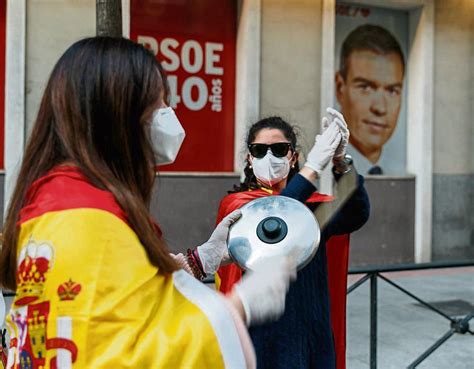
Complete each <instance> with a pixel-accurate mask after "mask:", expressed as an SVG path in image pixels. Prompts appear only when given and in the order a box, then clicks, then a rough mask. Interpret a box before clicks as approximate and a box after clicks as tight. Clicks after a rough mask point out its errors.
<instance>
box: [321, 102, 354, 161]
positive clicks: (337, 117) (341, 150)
mask: <svg viewBox="0 0 474 369" xmlns="http://www.w3.org/2000/svg"><path fill="white" fill-rule="evenodd" d="M326 111H327V113H328V114H329V117H330V118H331V123H333V122H334V123H336V125H337V126H338V127H339V132H341V142H340V143H339V146H338V147H337V149H336V152H335V153H334V158H333V162H339V161H341V160H343V159H344V156H345V155H346V148H347V144H348V143H349V135H350V133H349V128H347V123H346V121H345V120H344V116H343V115H342V114H341V113H339V112H338V111H337V110H336V109H333V108H327V109H326ZM326 122H327V120H326Z"/></svg>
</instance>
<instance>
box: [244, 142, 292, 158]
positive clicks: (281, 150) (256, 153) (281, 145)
mask: <svg viewBox="0 0 474 369" xmlns="http://www.w3.org/2000/svg"><path fill="white" fill-rule="evenodd" d="M268 148H270V150H271V151H272V153H273V155H275V156H276V157H277V158H282V157H284V156H286V154H288V151H289V150H290V149H291V150H293V145H292V144H291V143H290V142H277V143H274V144H271V145H267V144H261V143H253V144H250V145H249V151H250V154H251V155H252V156H253V157H254V158H257V159H261V158H263V157H264V156H265V155H266V154H267V151H268Z"/></svg>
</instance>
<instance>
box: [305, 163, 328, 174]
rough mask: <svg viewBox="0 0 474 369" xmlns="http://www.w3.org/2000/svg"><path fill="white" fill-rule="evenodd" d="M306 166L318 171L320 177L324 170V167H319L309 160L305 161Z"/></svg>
mask: <svg viewBox="0 0 474 369" xmlns="http://www.w3.org/2000/svg"><path fill="white" fill-rule="evenodd" d="M303 166H304V167H308V168H309V169H311V170H314V171H315V172H316V173H318V177H321V172H322V171H323V169H324V168H317V167H316V166H315V165H312V164H311V163H310V162H309V161H307V162H306V163H304V165H303Z"/></svg>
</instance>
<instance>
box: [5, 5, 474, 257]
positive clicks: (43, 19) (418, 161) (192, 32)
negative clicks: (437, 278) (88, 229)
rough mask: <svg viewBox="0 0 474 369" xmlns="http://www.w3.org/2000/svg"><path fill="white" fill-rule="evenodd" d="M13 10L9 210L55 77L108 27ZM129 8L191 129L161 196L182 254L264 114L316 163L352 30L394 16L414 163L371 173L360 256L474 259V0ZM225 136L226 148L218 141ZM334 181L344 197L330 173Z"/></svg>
mask: <svg viewBox="0 0 474 369" xmlns="http://www.w3.org/2000/svg"><path fill="white" fill-rule="evenodd" d="M170 3H173V4H174V5H173V6H170ZM195 3H199V4H200V5H199V6H197V5H196V4H195ZM3 6H4V9H5V10H4V14H3V20H4V22H3V24H4V27H5V30H6V35H5V36H4V48H3V49H4V50H5V52H6V56H5V62H4V69H5V76H6V78H5V99H4V102H5V120H4V132H5V135H4V141H3V152H4V164H3V169H4V172H3V173H2V176H1V178H0V185H1V186H2V187H3V191H0V192H1V193H2V194H4V200H3V206H4V207H5V204H6V203H7V202H8V198H9V195H10V192H11V188H12V183H14V179H15V170H16V168H17V166H18V163H19V161H20V160H21V156H22V151H23V148H24V146H25V143H26V141H27V139H28V138H29V132H30V131H31V127H32V124H33V122H34V119H35V115H36V113H37V110H38V106H39V102H40V99H41V95H42V92H43V89H44V86H45V83H46V81H47V79H48V77H49V73H50V72H51V69H52V67H53V65H54V63H55V62H56V61H57V59H58V58H59V56H60V55H61V54H62V53H63V52H64V50H65V49H66V48H67V47H68V46H69V45H70V44H72V43H73V42H74V41H76V40H78V39H80V38H83V37H87V36H93V35H95V29H96V24H95V22H96V20H95V19H96V18H95V0H8V1H3ZM206 6H207V8H206ZM122 10H123V28H124V35H125V36H127V37H131V38H132V39H134V40H136V41H138V42H142V43H144V44H146V45H147V47H149V48H150V49H152V50H154V52H155V54H157V55H158V57H159V58H160V60H163V62H164V63H167V66H166V68H165V69H167V71H168V74H169V75H170V78H171V80H172V87H173V86H174V87H173V88H174V91H175V92H174V95H175V102H174V103H175V104H176V107H177V112H178V116H179V117H181V120H182V122H183V125H184V126H185V129H186V130H187V132H188V136H187V139H186V140H188V141H189V144H188V146H187V147H186V148H185V151H184V153H182V154H180V155H183V156H182V157H180V158H179V159H178V162H177V163H176V165H175V166H174V167H170V168H166V167H163V170H162V171H161V173H160V178H159V179H158V180H157V182H156V191H155V196H154V199H153V203H152V211H153V213H154V215H155V216H156V217H157V218H158V220H159V222H160V224H161V225H162V227H163V229H164V233H165V237H166V239H167V240H168V242H169V244H170V247H171V248H172V249H173V250H176V251H177V250H180V251H182V250H185V249H187V248H189V247H193V246H195V245H198V244H200V243H202V242H205V241H206V240H207V238H208V236H209V235H210V233H211V231H212V228H213V225H214V219H215V216H216V212H217V207H218V204H219V200H220V198H221V197H222V196H224V195H225V194H226V191H227V190H229V189H231V188H232V185H233V184H235V183H237V182H238V180H239V177H240V170H241V168H242V164H243V161H244V144H243V142H244V137H245V131H246V129H247V127H248V126H249V125H250V124H251V123H253V122H255V121H257V120H258V119H260V118H262V117H266V116H270V115H280V116H282V117H283V118H285V119H286V120H288V121H289V122H290V123H292V124H295V125H297V126H298V127H299V130H300V138H299V139H300V144H301V151H302V154H303V155H302V156H303V157H304V153H305V152H307V150H308V149H309V148H310V147H311V146H312V144H313V142H314V141H313V140H314V136H315V135H316V134H317V133H319V132H320V130H321V127H320V119H321V117H322V115H324V113H325V108H326V107H327V106H337V105H338V101H337V99H336V95H337V91H336V88H337V86H336V84H335V72H336V71H337V69H338V63H337V59H338V47H339V46H338V44H337V43H338V41H337V40H338V32H339V30H340V29H342V28H341V27H343V26H341V24H344V22H346V24H354V25H358V24H363V23H371V22H379V23H381V24H383V23H384V19H387V22H385V24H384V25H385V26H386V27H387V28H390V27H392V23H391V22H392V19H393V17H398V18H397V19H402V18H403V20H402V21H399V23H397V24H400V25H398V26H393V27H395V28H393V29H401V31H400V34H403V35H405V36H403V37H404V40H403V42H402V44H403V45H404V46H403V45H402V46H403V47H402V49H404V54H405V55H404V56H405V74H404V82H403V88H402V92H401V93H402V95H403V100H402V110H401V112H400V117H402V116H403V118H399V120H400V122H399V125H398V126H397V131H396V133H395V134H394V136H393V137H392V138H391V139H390V140H391V142H392V143H393V142H396V143H400V145H398V146H397V145H395V144H392V148H391V150H392V151H393V152H398V153H400V155H401V157H402V158H403V159H401V160H403V168H404V171H403V173H385V174H384V175H367V176H366V184H367V188H368V191H369V194H370V197H371V203H372V217H371V219H370V221H369V223H368V224H367V225H366V226H365V227H364V229H362V230H360V231H359V232H357V233H355V234H354V235H353V237H352V248H351V262H352V264H353V265H366V264H387V263H400V262H428V261H432V260H447V259H466V258H471V259H472V258H474V151H473V146H474V120H473V118H472V117H473V114H474V111H473V106H474V68H473V65H474V2H473V1H471V0H448V1H446V0H386V1H383V0H363V1H362V0H361V1H350V0H346V1H343V2H339V1H335V0H292V1H288V0H286V1H285V0H240V1H237V0H235V1H230V0H228V1H216V0H214V3H213V2H212V1H210V0H208V1H202V2H201V1H200V2H192V1H187V0H180V1H173V2H170V1H167V0H162V1H146V0H141V1H140V0H123V1H122ZM375 15H376V16H377V17H379V18H373V19H375V20H373V21H372V20H371V19H372V18H370V17H371V16H375ZM384 17H387V18H384ZM155 20H156V21H155ZM351 22H352V23H351ZM397 22H398V21H397ZM354 27H355V26H354ZM396 27H398V28H396ZM396 35H397V34H396ZM400 37H401V36H400ZM219 81H220V82H219ZM202 96H204V97H202ZM176 97H179V99H176ZM219 109H220V110H219ZM402 120H403V128H400V127H402V125H401V121H402ZM400 132H403V134H401V133H400ZM396 135H399V136H400V137H401V138H400V137H398V136H396ZM396 137H398V138H396ZM395 138H396V140H398V141H396V140H395ZM213 140H214V141H215V142H219V143H223V145H222V147H219V146H217V147H216V146H212V145H208V144H209V142H212V141H213ZM211 146H212V147H213V148H214V151H213V149H212V148H209V147H211ZM387 150H388V149H387ZM397 150H398V151H397ZM355 164H356V166H357V162H356V163H355ZM320 186H321V188H322V190H324V191H326V192H328V191H331V181H330V179H329V177H327V178H325V179H323V180H322V183H321V184H320ZM183 230H185V231H183Z"/></svg>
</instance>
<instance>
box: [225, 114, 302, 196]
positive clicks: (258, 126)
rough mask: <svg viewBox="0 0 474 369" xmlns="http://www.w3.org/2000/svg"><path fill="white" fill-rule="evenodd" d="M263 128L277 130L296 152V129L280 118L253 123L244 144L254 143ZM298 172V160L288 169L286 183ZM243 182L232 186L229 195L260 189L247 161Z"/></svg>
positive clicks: (270, 118)
mask: <svg viewBox="0 0 474 369" xmlns="http://www.w3.org/2000/svg"><path fill="white" fill-rule="evenodd" d="M264 128H268V129H279V130H280V131H281V132H282V133H283V135H284V136H285V137H286V139H287V140H288V141H289V142H291V145H292V147H293V148H294V149H295V150H296V149H297V147H298V146H297V133H296V128H295V127H293V126H292V125H290V124H289V123H288V122H286V121H284V120H283V119H282V118H280V117H269V118H264V119H261V120H259V121H258V122H257V123H254V124H253V125H252V126H251V127H250V128H249V131H248V134H247V139H246V140H245V143H246V144H247V146H248V145H250V144H251V143H252V142H254V141H255V137H257V134H258V133H259V132H260V131H261V130H262V129H264ZM299 171H300V167H299V164H298V160H297V161H296V163H295V165H294V166H293V167H291V168H290V172H289V173H288V181H290V180H291V178H292V177H293V176H294V175H295V174H296V173H298V172H299ZM244 175H245V178H244V181H243V182H241V183H240V184H239V185H237V186H234V189H233V190H232V191H228V192H229V193H234V192H243V191H248V190H255V189H257V188H259V187H260V185H259V184H258V182H257V178H256V177H255V174H253V169H252V168H251V166H250V162H249V160H248V159H246V160H245V168H244Z"/></svg>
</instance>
